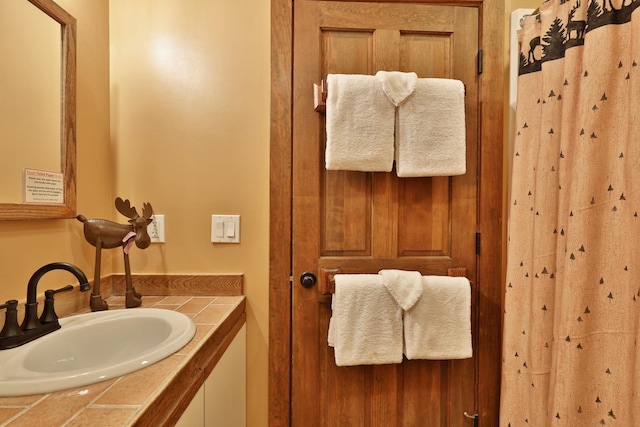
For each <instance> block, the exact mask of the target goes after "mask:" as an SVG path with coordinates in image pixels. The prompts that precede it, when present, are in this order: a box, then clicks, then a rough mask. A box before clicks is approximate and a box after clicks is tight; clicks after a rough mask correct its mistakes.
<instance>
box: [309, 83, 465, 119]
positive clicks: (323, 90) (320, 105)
mask: <svg viewBox="0 0 640 427" xmlns="http://www.w3.org/2000/svg"><path fill="white" fill-rule="evenodd" d="M464 95H465V96H467V85H466V84H465V85H464ZM313 110H314V111H316V112H318V113H324V112H325V111H326V110H327V80H326V79H322V80H321V81H320V83H319V84H318V83H314V84H313Z"/></svg>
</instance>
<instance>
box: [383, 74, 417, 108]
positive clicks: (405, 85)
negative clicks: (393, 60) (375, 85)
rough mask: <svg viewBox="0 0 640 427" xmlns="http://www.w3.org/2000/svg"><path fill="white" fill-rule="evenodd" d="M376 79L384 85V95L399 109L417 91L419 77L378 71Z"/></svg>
mask: <svg viewBox="0 0 640 427" xmlns="http://www.w3.org/2000/svg"><path fill="white" fill-rule="evenodd" d="M376 79H378V82H379V83H380V85H382V90H383V91H384V93H385V94H386V95H387V97H388V98H389V99H390V100H391V102H392V103H393V105H395V106H396V107H397V106H399V105H400V104H402V103H403V102H404V101H405V100H406V99H407V98H408V97H409V96H410V95H411V94H412V93H413V92H414V91H415V90H416V83H417V82H418V75H417V74H416V73H403V72H400V71H378V72H377V73H376Z"/></svg>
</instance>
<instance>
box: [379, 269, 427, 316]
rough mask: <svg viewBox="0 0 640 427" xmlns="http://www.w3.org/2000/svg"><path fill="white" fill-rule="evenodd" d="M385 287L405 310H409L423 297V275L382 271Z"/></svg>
mask: <svg viewBox="0 0 640 427" xmlns="http://www.w3.org/2000/svg"><path fill="white" fill-rule="evenodd" d="M378 274H379V275H381V276H382V279H383V280H384V286H385V287H386V288H387V290H389V292H390V293H391V295H393V298H395V300H396V302H397V303H398V304H399V305H400V307H402V309H403V310H409V309H410V308H411V307H413V305H414V304H415V303H416V302H418V299H419V298H420V296H421V295H422V274H420V272H419V271H405V270H380V271H379V272H378Z"/></svg>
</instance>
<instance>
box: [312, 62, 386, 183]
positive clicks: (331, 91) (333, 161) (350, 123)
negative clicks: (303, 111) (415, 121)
mask: <svg viewBox="0 0 640 427" xmlns="http://www.w3.org/2000/svg"><path fill="white" fill-rule="evenodd" d="M394 118H395V107H394V105H393V104H392V103H391V102H390V101H389V99H388V98H387V96H386V95H385V93H384V91H383V89H382V86H381V85H380V84H379V82H378V80H377V79H376V77H375V76H370V75H360V74H329V75H328V76H327V102H326V132H327V145H326V149H325V163H326V168H327V170H354V171H364V172H390V171H391V169H392V168H393V159H394Z"/></svg>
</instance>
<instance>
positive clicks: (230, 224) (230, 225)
mask: <svg viewBox="0 0 640 427" xmlns="http://www.w3.org/2000/svg"><path fill="white" fill-rule="evenodd" d="M224 228H225V236H226V237H236V223H235V222H234V221H227V222H225V225H224Z"/></svg>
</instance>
